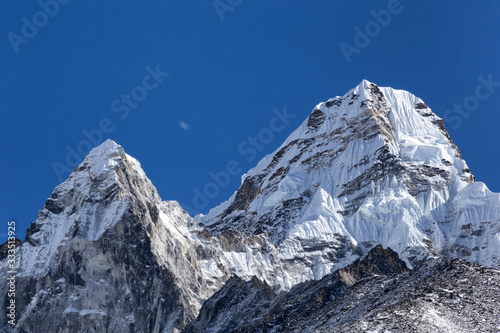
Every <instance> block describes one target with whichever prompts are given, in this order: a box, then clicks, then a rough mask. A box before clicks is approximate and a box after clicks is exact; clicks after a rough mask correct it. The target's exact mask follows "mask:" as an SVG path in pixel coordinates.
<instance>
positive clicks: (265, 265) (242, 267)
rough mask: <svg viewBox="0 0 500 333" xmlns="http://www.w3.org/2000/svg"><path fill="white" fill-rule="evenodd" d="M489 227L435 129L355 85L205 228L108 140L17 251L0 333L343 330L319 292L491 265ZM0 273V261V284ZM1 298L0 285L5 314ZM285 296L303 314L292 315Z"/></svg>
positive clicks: (389, 92) (487, 202)
mask: <svg viewBox="0 0 500 333" xmlns="http://www.w3.org/2000/svg"><path fill="white" fill-rule="evenodd" d="M499 221H500V197H499V195H498V194H494V193H491V192H490V191H489V190H488V189H487V187H486V186H485V185H484V184H483V183H480V182H475V180H474V177H473V176H472V175H471V173H470V171H469V169H468V168H467V165H466V163H465V162H464V161H463V160H462V158H461V156H460V153H459V151H458V148H457V147H456V146H455V144H454V143H453V142H452V141H451V139H450V137H449V135H448V133H447V132H446V130H445V129H444V126H443V122H442V121H441V119H440V118H438V117H437V116H436V115H434V114H433V113H432V111H431V110H430V109H429V108H428V107H427V106H426V105H425V103H423V102H422V101H421V100H420V99H419V98H417V97H415V96H413V95H411V94H410V93H408V92H404V91H398V90H394V89H391V88H380V87H377V86H376V85H374V84H372V83H370V82H367V81H363V82H362V83H361V84H360V85H359V86H358V87H356V88H354V89H353V90H351V91H350V92H348V93H347V94H346V95H344V96H343V97H336V98H334V99H331V100H329V101H327V102H326V103H321V104H319V105H318V106H317V107H316V108H315V109H314V110H313V112H312V113H311V115H310V116H309V118H308V119H307V120H305V121H304V123H303V124H302V125H301V126H300V127H299V128H298V129H297V130H296V131H294V132H293V133H292V134H291V136H290V137H289V138H288V139H287V140H286V141H285V142H284V143H283V145H282V146H281V147H279V148H278V149H277V150H276V151H275V152H274V153H273V154H271V155H269V156H267V157H265V158H264V159H263V160H262V161H261V162H260V163H259V164H258V165H257V166H256V167H255V168H254V169H252V170H250V171H249V172H248V173H247V174H246V175H245V176H244V177H243V181H242V185H241V187H240V188H239V190H238V191H237V192H236V193H235V194H234V195H233V196H232V197H231V198H230V199H229V200H228V201H227V202H225V203H223V204H222V205H221V206H219V207H216V208H214V209H212V210H211V211H210V213H209V214H208V215H206V216H197V217H196V218H191V217H190V216H189V215H188V214H187V213H186V212H185V211H184V210H183V209H182V207H180V206H179V204H178V203H177V202H175V201H168V202H165V201H162V200H161V198H160V197H159V196H158V193H157V191H156V189H155V188H154V186H153V185H152V184H151V182H150V181H149V179H148V178H147V177H146V175H145V174H144V171H143V170H142V169H141V167H140V164H139V162H138V161H136V160H135V159H134V158H132V157H131V156H129V155H127V154H125V152H124V151H123V149H122V147H120V146H119V145H117V144H116V143H114V142H113V141H111V140H108V141H106V142H104V143H103V144H102V145H101V146H99V147H96V148H95V149H93V150H92V151H91V152H90V153H89V155H88V156H87V157H86V158H85V160H84V161H83V163H82V164H81V165H80V166H78V167H77V168H76V169H75V170H74V171H73V173H72V174H71V175H70V176H69V178H68V179H67V180H66V181H65V182H64V183H62V184H61V185H59V186H58V187H56V189H55V190H54V192H53V193H52V195H51V196H50V198H49V199H47V201H46V203H45V205H44V207H43V209H42V210H41V211H40V212H39V214H38V217H37V220H36V222H34V223H33V224H32V225H31V227H30V229H29V230H28V231H27V236H26V239H25V240H24V242H23V244H22V245H20V246H18V248H17V253H18V266H19V267H18V269H17V271H18V274H17V277H16V278H17V294H16V308H17V314H18V316H17V317H18V318H17V319H18V324H17V326H16V327H15V328H12V327H10V326H8V324H7V322H6V316H1V317H0V327H1V328H2V329H3V331H6V332H74V331H75V330H76V331H79V332H118V331H119V332H178V331H180V330H182V329H184V328H185V327H186V325H188V324H189V323H192V324H191V325H190V326H189V328H188V330H191V331H199V330H201V329H202V328H203V327H204V326H207V327H208V326H210V327H213V328H214V330H216V328H217V327H222V328H223V329H224V330H225V329H228V330H232V329H234V330H239V329H243V327H247V328H248V327H250V328H252V329H257V328H258V329H261V328H262V327H268V326H266V325H271V324H273V325H278V326H279V325H281V326H279V327H281V328H280V329H290V330H293V329H295V327H305V326H300V325H305V324H304V323H306V319H307V318H306V317H307V316H305V317H303V318H302V317H300V316H299V314H308V313H309V314H310V313H312V312H311V311H312V310H311V309H315V310H314V311H316V310H318V311H320V310H321V309H322V310H321V311H326V312H324V313H325V316H329V317H328V318H333V317H335V316H337V317H338V318H341V319H339V320H341V321H342V320H344V319H342V318H346V319H345V320H344V321H342V323H339V324H338V325H337V324H335V325H337V326H338V327H341V325H351V324H349V323H350V322H351V321H356V320H358V319H359V318H365V317H363V316H365V315H367V314H366V313H363V314H360V315H359V317H356V316H355V314H354V312H353V313H352V314H349V316H347V317H343V316H344V315H343V314H342V313H343V311H347V310H346V309H350V308H349V307H347V308H346V309H344V310H342V308H338V307H334V308H332V305H331V303H329V301H328V302H327V298H328V297H330V296H328V295H330V294H331V293H334V291H328V292H326V291H325V290H327V289H328V288H330V287H328V286H330V285H332V286H333V287H331V288H334V289H335V290H337V291H338V290H343V292H344V291H345V292H346V293H348V292H350V291H349V290H357V289H356V288H361V287H357V286H358V285H360V281H365V280H367V281H368V280H369V281H375V282H370V283H368V284H366V286H371V287H373V288H380V287H377V286H379V285H377V283H379V282H380V281H389V282H390V281H393V280H391V279H388V278H387V276H389V275H391V274H394V273H398V274H403V275H401V276H402V277H404V276H406V275H404V274H410V273H402V272H404V271H405V270H406V267H407V266H408V267H410V268H411V267H423V266H422V265H424V266H425V265H427V266H426V267H428V269H425V272H434V273H436V274H437V273H439V272H440V271H439V269H438V268H436V269H434V268H433V267H438V266H439V265H441V264H439V263H451V262H454V261H449V260H448V261H446V260H444V259H443V260H437V261H429V262H432V263H434V264H427V263H426V264H422V262H424V261H425V260H426V259H428V258H436V257H440V256H444V257H452V258H462V259H465V260H467V261H469V262H475V263H479V264H481V265H486V266H491V267H499V266H500V261H499V260H500V257H499V256H500V237H499V236H498V235H499V234H500V227H499V225H500V224H499V223H500V222H499ZM377 244H381V245H382V246H383V248H388V247H390V248H391V249H393V250H394V251H395V252H397V253H399V254H400V257H401V260H400V259H399V257H397V256H396V255H395V253H394V252H392V250H384V249H383V248H382V247H375V246H376V245H377ZM17 245H19V244H17ZM374 247H375V249H373V248H374ZM366 256H367V257H366ZM364 257H366V258H365V259H363V260H362V258H364ZM436 263H437V264H436ZM429 265H430V266H429ZM433 265H434V266H433ZM443 265H444V264H443ZM446 265H447V264H446ZM460 265H462V264H460ZM464 265H466V264H463V265H462V266H460V267H465V266H464ZM439 267H441V266H439ZM470 267H475V266H470ZM7 271H8V269H7V262H6V261H5V260H1V259H0V279H5V278H6V277H7V276H6V274H7V273H6V272H7ZM333 272H336V273H333ZM487 272H489V273H488V274H490V273H491V272H495V271H491V270H488V271H487ZM332 273H333V274H332ZM418 274H420V273H418ZM422 274H424V273H422ZM491 274H493V273H491ZM325 276H328V278H325V279H326V280H325V279H324V277H325ZM422 276H423V275H422ZM328 279H329V280H328ZM384 279H385V280H384ZM405 279H406V278H405ZM477 279H479V278H477ZM477 279H476V280H477ZM476 280H474V281H476ZM311 281H313V282H311ZM322 281H323V282H322ZM324 281H330V282H328V283H327V282H324ZM377 281H378V282H377ZM408 281H410V280H408ZM477 281H479V280H477ZM323 283H326V284H323ZM384 283H386V282H384ZM387 283H388V282H387ZM391 283H392V282H391ZM408 283H410V282H408ZM412 283H413V282H412ZM415 283H416V282H415ZM351 285H352V288H351ZM361 285H362V284H361ZM392 285H393V286H394V287H395V288H399V287H398V285H397V284H395V283H394V284H392ZM464 285H465V282H464ZM223 286H225V287H224V288H223V289H220V288H222V287H223ZM318 288H319V289H318ZM325 288H327V289H325ZM367 288H368V287H367ZM219 289H220V291H219V292H218V290H219ZM235 290H238V291H239V292H241V297H240V296H238V297H236V296H234V295H235ZM315 290H323V291H325V293H323V292H321V293H320V294H315ZM328 290H330V289H328ZM363 290H364V291H363V292H364V293H367V292H368V291H366V290H367V289H366V290H365V289H363ZM398 290H399V289H398ZM337 291H335V292H337ZM216 292H217V294H215V295H214V293H216ZM6 294H7V285H4V284H1V285H0V298H1V300H2V301H3V304H4V305H6V304H7V303H6V302H8V301H9V299H8V297H7V295H6ZM283 295H285V296H283ZM294 295H295V296H294ZM297 295H301V296H300V297H308V299H310V302H311V303H307V304H309V305H307V304H306V305H304V306H306V307H304V308H301V307H299V306H298V305H297V304H296V300H297V299H298V298H294V297H299V296H297ZM390 295H391V297H396V296H397V295H396V294H390ZM408 297H409V296H408ZM207 299H208V301H206V300H207ZM349 302H351V303H352V302H354V301H349ZM257 303H258V304H259V306H257V307H255V304H257ZM351 303H349V304H351ZM203 304H205V305H204V308H203V309H202V310H201V313H200V309H201V308H202V305H203ZM346 304H347V303H345V304H344V305H343V306H348V305H346ZM360 304H361V303H360ZM363 304H364V303H363ZM377 304H378V303H377ZM365 305H366V306H365ZM365 305H363V306H365V307H364V309H368V308H369V307H368V305H367V304H365ZM301 306H302V305H301ZM233 307H235V309H234V311H233V310H231V309H232V308H233ZM254 307H255V308H254ZM4 308H5V307H4ZM294 308H297V309H299V310H300V311H299V310H297V311H299V312H293V311H295V310H293V311H292V310H290V311H292V312H287V311H288V309H294ZM245 309H247V311H245ZM273 309H274V310H273ZM332 309H333V310H332ZM339 309H340V310H339ZM370 309H371V308H370ZM380 309H385V308H383V307H381V308H380ZM409 309H412V308H411V307H409ZM471 309H472V308H471ZM475 309H476V308H473V309H472V310H473V311H476V310H475ZM487 309H488V311H490V308H489V305H488V306H487ZM472 310H471V311H472ZM280 311H281V312H283V313H285V314H280ZM328 311H333V312H331V313H330V312H328ZM335 311H337V312H335ZM338 311H340V312H338ZM349 311H351V310H349ZM370 311H375V310H373V309H372V310H370ZM377 311H378V310H377ZM380 311H382V310H380ZM384 311H386V310H384ZM387 311H389V310H387ZM199 313H200V317H198V319H197V320H196V321H194V322H193V320H194V319H195V318H196V317H197V316H198V314H199ZM286 313H289V314H291V313H295V314H294V316H296V318H299V317H300V318H302V319H300V320H302V321H300V320H299V319H297V320H299V321H296V323H295V321H293V320H292V319H290V318H291V317H290V318H288V317H286V316H287V315H286ZM349 313H351V312H349ZM410 314H411V312H410V313H409V314H408V315H410ZM280 316H281V317H280ZM283 316H284V317H283ZM339 316H340V317H339ZM353 316H354V317H353ZM48 317H50V318H51V320H46V318H48ZM225 317H227V318H233V321H227V320H226V319H224V318H225ZM242 318H246V319H245V320H246V321H242V322H241V323H240V322H239V320H240V321H241V320H242ZM252 318H255V325H256V326H255V325H254V324H251V325H250V324H248V323H249V322H252V320H253V319H252ZM279 318H281V319H279ZM287 318H288V319H287ZM370 318H371V317H370ZM429 318H430V317H429ZM447 318H448V317H447ZM449 318H452V317H449ZM332 320H333V319H332ZM360 320H361V319H360ZM363 320H365V319H363ZM370 320H371V319H370ZM385 322H387V321H384V322H383V323H385ZM242 323H246V324H245V325H247V324H248V325H250V326H248V325H247V326H241V325H242ZM358 324H359V325H362V323H361V322H360V323H358ZM358 324H356V325H358ZM259 325H261V326H259ZM262 325H264V326H262ZM283 325H284V326H283ZM294 325H295V326H294ZM325 325H326V324H325ZM328 325H330V324H328ZM328 325H327V326H325V327H327V328H328V327H334V326H331V325H330V326H328ZM353 325H354V324H353ZM363 325H364V324H363ZM337 326H335V327H337ZM318 327H319V328H318V330H320V331H321V329H323V328H321V327H320V326H318ZM345 327H348V326H345ZM349 327H350V326H349ZM353 327H355V328H359V327H362V326H359V327H358V326H353ZM464 327H468V326H464ZM481 327H486V326H481ZM222 328H221V329H222ZM268 328H269V327H268ZM244 329H246V328H244ZM297 329H298V328H297Z"/></svg>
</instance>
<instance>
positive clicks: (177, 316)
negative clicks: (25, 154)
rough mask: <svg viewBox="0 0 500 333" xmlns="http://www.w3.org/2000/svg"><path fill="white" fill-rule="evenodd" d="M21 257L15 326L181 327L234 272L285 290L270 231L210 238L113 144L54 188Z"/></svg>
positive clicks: (1, 322)
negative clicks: (263, 233) (269, 234)
mask: <svg viewBox="0 0 500 333" xmlns="http://www.w3.org/2000/svg"><path fill="white" fill-rule="evenodd" d="M17 253H18V266H19V268H18V269H17V271H18V274H17V276H16V279H17V284H16V287H17V297H16V310H17V313H18V324H17V326H16V329H13V330H10V331H14V332H75V331H81V332H118V331H119V332H176V331H178V330H180V329H181V328H183V327H184V326H185V325H186V324H188V323H189V322H190V321H191V320H192V319H194V318H195V317H196V315H197V313H198V311H199V309H200V308H201V305H202V303H203V302H204V301H205V300H206V299H207V298H209V297H210V296H211V295H212V294H213V293H214V292H215V291H217V290H218V289H219V288H220V287H222V285H223V284H224V283H225V281H226V280H227V279H228V278H229V277H231V276H232V275H240V276H242V277H246V278H250V277H251V276H254V275H257V276H258V277H259V278H260V279H262V280H264V281H266V282H267V283H269V284H271V285H273V284H276V288H278V289H279V288H281V287H282V283H280V282H279V281H281V280H282V278H281V276H282V275H283V274H282V272H281V264H280V262H279V259H278V252H277V250H276V249H275V248H274V247H273V246H272V245H271V244H270V242H269V241H268V239H267V238H266V237H265V235H257V236H250V237H248V236H246V235H244V234H242V233H239V232H237V231H227V232H223V233H221V234H219V236H218V237H217V238H212V237H210V234H209V233H208V232H207V231H206V230H205V229H203V228H199V226H197V223H196V221H195V220H194V219H192V218H191V217H190V216H189V215H188V214H187V212H185V211H184V210H183V209H182V208H181V207H180V206H179V204H178V203H177V202H175V201H168V202H165V201H162V200H161V199H160V197H159V195H158V193H157V191H156V189H155V187H154V186H153V185H152V183H151V182H150V180H149V179H148V178H147V177H146V175H145V173H144V171H143V170H142V169H141V167H140V164H139V162H138V161H137V160H135V159H134V158H132V157H130V156H129V155H127V154H125V152H124V151H123V148H122V147H121V146H119V145H117V144H116V143H115V142H113V141H111V140H108V141H106V142H104V143H103V144H102V145H100V146H99V147H96V148H95V149H93V150H92V151H91V152H90V153H89V155H88V156H87V157H86V158H85V160H84V161H83V163H82V164H80V165H79V166H78V167H77V168H76V169H75V170H74V171H73V173H72V174H71V175H70V176H69V177H68V179H67V180H66V181H65V182H64V183H62V184H61V185H59V186H57V187H56V189H55V190H54V192H53V193H52V195H51V196H50V198H49V199H48V200H47V201H46V203H45V206H44V207H43V209H42V210H41V211H40V212H39V214H38V218H37V221H36V222H34V223H32V224H31V227H30V229H28V231H27V236H26V239H25V241H24V243H23V244H22V245H21V246H19V247H18V248H17ZM7 271H9V269H7V262H6V261H5V260H3V261H0V279H6V278H7V276H6V274H7ZM6 288H7V284H1V285H0V295H2V299H3V300H4V302H5V301H8V298H7V289H6ZM48 316H50V318H51V320H45V318H47V317H48ZM6 318H7V317H6V316H2V317H1V318H0V327H2V329H3V328H5V329H6V330H8V329H10V327H9V326H8V325H7V323H6ZM2 332H3V331H2Z"/></svg>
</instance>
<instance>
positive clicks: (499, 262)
mask: <svg viewBox="0 0 500 333" xmlns="http://www.w3.org/2000/svg"><path fill="white" fill-rule="evenodd" d="M196 219H197V220H198V221H199V222H200V223H202V224H203V225H205V226H206V228H208V229H209V230H210V231H211V232H212V233H213V234H217V233H219V232H221V231H223V230H226V229H235V228H236V229H238V230H240V231H244V232H245V233H246V234H248V235H254V234H260V233H264V232H267V233H268V234H269V237H270V240H271V241H272V243H273V244H275V245H276V246H277V247H278V249H279V253H280V258H281V260H282V262H283V264H284V270H285V272H286V278H285V284H286V287H287V288H289V287H291V286H292V285H294V284H296V283H298V282H302V281H305V280H309V279H319V278H321V277H322V276H324V275H325V274H328V273H330V272H332V271H333V270H335V269H337V268H339V267H343V266H345V265H346V264H348V263H350V262H352V261H353V260H354V259H355V258H358V257H359V256H360V255H363V254H364V253H366V251H367V250H368V249H370V248H371V247H372V246H374V245H375V244H382V245H383V246H385V247H391V248H392V249H394V250H395V251H396V252H398V253H399V254H400V255H401V257H402V258H403V259H404V260H406V261H407V263H408V264H409V265H410V266H412V265H413V264H415V263H417V262H419V261H421V260H423V259H424V258H426V257H427V256H428V255H429V254H430V255H433V256H435V255H444V256H449V257H455V258H463V259H466V260H468V261H470V262H475V263H479V264H481V265H487V266H493V267H499V266H500V196H499V194H495V193H491V192H490V191H489V190H488V188H487V187H486V185H485V184H483V183H480V182H475V178H474V177H473V176H472V174H471V173H470V171H469V168H468V167H467V164H466V163H465V161H464V160H462V158H461V155H460V152H459V150H458V148H457V147H456V145H455V144H454V143H453V141H452V140H451V138H450V137H449V135H448V133H447V132H446V130H445V128H444V125H443V121H442V120H441V119H440V118H439V117H437V116H436V115H435V114H434V113H433V112H432V111H431V110H430V109H429V108H428V107H427V105H426V104H425V103H424V102H423V101H422V100H421V99H419V98H418V97H416V96H414V95H412V94H410V93H409V92H406V91H402V90H395V89H392V88H382V87H378V86H376V85H375V84H373V83H370V82H368V81H366V80H364V81H363V82H362V83H361V84H360V85H359V86H357V87H356V88H354V89H352V90H351V91H349V92H348V93H347V94H346V95H344V96H343V97H336V98H333V99H330V100H328V101H327V102H325V103H321V104H319V105H317V106H316V107H315V108H314V110H313V112H312V113H311V114H310V116H309V118H308V119H307V120H305V121H304V122H303V124H302V125H301V126H300V127H299V128H298V129H297V130H295V131H294V132H293V133H292V134H291V135H290V136H289V137H288V139H287V140H286V141H285V142H284V143H283V144H282V145H281V146H280V147H279V148H278V149H276V151H275V152H274V153H272V154H270V155H268V156H266V157H265V158H264V159H262V160H261V161H260V162H259V164H258V165H257V166H256V167H255V168H253V169H251V170H250V171H249V172H248V173H247V174H245V175H244V176H243V177H242V185H241V187H240V188H239V190H238V191H237V192H235V194H234V195H233V196H232V197H231V198H230V199H229V200H228V201H226V202H225V203H223V204H221V205H220V206H218V207H216V208H214V209H212V210H211V211H210V212H209V213H208V214H207V215H206V216H203V215H199V216H197V217H196Z"/></svg>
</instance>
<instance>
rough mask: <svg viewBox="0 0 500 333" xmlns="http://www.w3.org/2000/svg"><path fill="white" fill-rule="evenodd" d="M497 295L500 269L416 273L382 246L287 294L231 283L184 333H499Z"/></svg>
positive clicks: (463, 265) (430, 268)
mask: <svg viewBox="0 0 500 333" xmlns="http://www.w3.org/2000/svg"><path fill="white" fill-rule="evenodd" d="M499 297H500V272H499V271H498V270H495V269H491V268H486V267H481V266H477V265H474V264H470V263H467V262H465V261H461V260H457V259H444V258H440V259H436V260H435V259H432V260H428V261H426V262H425V263H423V264H422V265H420V266H418V267H416V268H415V269H413V270H411V271H410V270H408V269H407V268H406V265H405V263H404V262H403V261H402V260H400V259H399V257H398V255H397V253H395V252H393V251H392V250H391V249H383V248H382V247H381V246H377V247H375V248H373V249H372V250H371V251H370V252H369V253H368V255H367V256H366V257H365V258H364V259H362V260H357V261H356V262H354V263H353V264H352V265H349V266H347V267H345V268H343V269H340V270H338V271H336V272H335V273H333V274H330V275H327V276H325V277H324V278H323V279H321V280H320V281H309V282H305V283H302V284H299V285H296V286H295V287H293V288H292V289H291V290H290V292H288V293H281V294H275V293H273V292H272V290H270V288H269V287H268V286H266V285H263V284H261V283H258V282H256V281H249V282H245V281H243V280H241V279H237V278H234V279H231V280H230V281H228V283H227V284H226V285H225V286H224V287H223V288H222V289H221V290H219V291H218V292H217V293H216V294H214V295H213V296H212V297H211V298H210V299H209V300H207V302H205V304H204V305H203V307H202V309H201V311H200V315H199V316H198V318H197V319H196V320H195V321H193V322H192V323H191V324H190V325H189V326H188V327H187V328H186V329H185V330H184V332H189V333H195V332H206V331H211V332H297V333H298V332H325V333H326V332H373V331H374V330H376V331H384V330H385V329H390V330H391V332H401V333H403V332H456V333H459V332H472V331H477V332H493V331H496V330H497V329H498V327H499V326H498V325H500V317H499V315H500V308H499V307H498V305H497V302H498V299H500V298H499Z"/></svg>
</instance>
